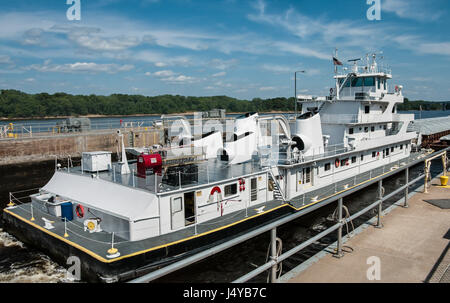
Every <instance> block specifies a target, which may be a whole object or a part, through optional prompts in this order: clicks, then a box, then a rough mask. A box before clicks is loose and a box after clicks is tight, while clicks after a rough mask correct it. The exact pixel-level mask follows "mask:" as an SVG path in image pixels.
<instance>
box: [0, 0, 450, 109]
mask: <svg viewBox="0 0 450 303" xmlns="http://www.w3.org/2000/svg"><path fill="white" fill-rule="evenodd" d="M80 1H81V20H80V21H69V20H67V17H66V11H67V10H68V8H69V7H70V6H69V5H67V4H66V0H48V1H31V0H17V1H1V3H0V89H18V90H22V91H25V92H28V93H37V92H49V93H54V92H67V93H71V94H102V95H109V94H113V93H127V94H143V95H149V96H153V95H160V94H180V95H189V96H211V95H228V96H232V97H236V98H244V99H251V98H254V97H260V98H271V97H277V96H282V97H290V96H293V95H294V81H293V78H294V77H293V76H294V72H295V71H297V70H306V73H305V74H301V75H299V77H298V78H299V81H298V84H297V89H298V91H299V92H301V93H305V94H312V95H325V94H327V93H328V91H329V88H330V87H332V86H333V85H334V84H333V83H334V82H333V79H332V76H333V73H332V71H333V65H332V61H331V56H332V53H333V52H334V49H335V48H338V50H339V58H340V59H341V61H344V60H345V61H346V60H347V59H352V58H358V57H363V56H365V54H366V53H368V52H373V51H376V52H380V51H382V52H383V56H384V60H383V62H382V63H383V64H387V65H389V66H390V67H391V68H392V70H393V76H394V79H393V80H392V84H401V85H403V86H404V94H405V96H407V97H409V98H410V99H413V100H415V99H425V100H450V33H449V31H448V29H449V28H450V18H449V17H450V16H449V12H450V9H449V8H450V2H449V1H447V0H428V1H418V0H416V1H410V0H382V1H381V20H379V21H376V20H375V21H370V20H368V19H367V17H366V12H367V10H368V9H369V7H370V6H371V5H368V4H367V3H366V1H367V0H340V1H325V0H315V1H311V0H309V1H301V0H297V1H293V0H291V1H281V0H278V1H269V0H254V1H238V0H234V1H233V0H217V1H211V0H210V1H195V0H80Z"/></svg>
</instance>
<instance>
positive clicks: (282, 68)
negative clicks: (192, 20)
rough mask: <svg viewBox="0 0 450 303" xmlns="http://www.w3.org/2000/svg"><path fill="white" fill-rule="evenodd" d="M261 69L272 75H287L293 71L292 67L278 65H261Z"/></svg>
mask: <svg viewBox="0 0 450 303" xmlns="http://www.w3.org/2000/svg"><path fill="white" fill-rule="evenodd" d="M261 67H262V68H263V69H265V70H268V71H271V72H274V73H289V72H292V71H293V68H292V66H286V65H278V64H263V65H262V66H261Z"/></svg>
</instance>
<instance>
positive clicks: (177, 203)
mask: <svg viewBox="0 0 450 303" xmlns="http://www.w3.org/2000/svg"><path fill="white" fill-rule="evenodd" d="M182 200H183V199H182V198H181V197H178V198H173V199H172V201H171V208H172V214H173V213H176V212H179V211H181V210H182V209H183V207H182V205H181V202H182Z"/></svg>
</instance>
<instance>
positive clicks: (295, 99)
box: [294, 70, 306, 131]
mask: <svg viewBox="0 0 450 303" xmlns="http://www.w3.org/2000/svg"><path fill="white" fill-rule="evenodd" d="M305 72H306V71H304V70H298V71H296V72H295V73H294V79H295V80H294V81H295V85H294V86H295V92H294V94H295V96H294V102H295V120H297V73H305ZM295 128H296V131H297V123H295Z"/></svg>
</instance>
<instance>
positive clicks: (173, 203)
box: [170, 194, 184, 230]
mask: <svg viewBox="0 0 450 303" xmlns="http://www.w3.org/2000/svg"><path fill="white" fill-rule="evenodd" d="M170 214H171V227H172V230H176V229H179V228H181V227H184V203H183V194H179V195H175V196H173V197H171V198H170Z"/></svg>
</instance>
